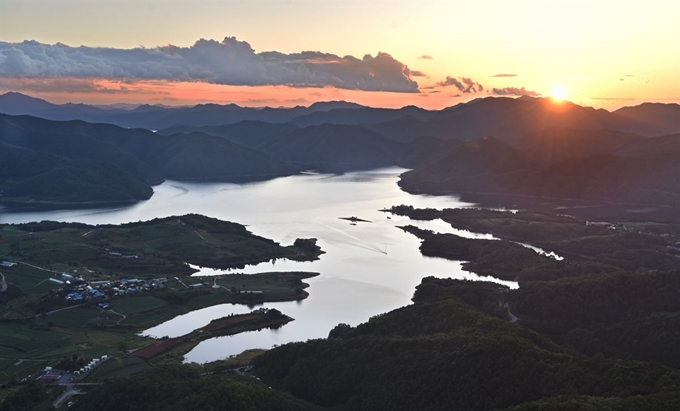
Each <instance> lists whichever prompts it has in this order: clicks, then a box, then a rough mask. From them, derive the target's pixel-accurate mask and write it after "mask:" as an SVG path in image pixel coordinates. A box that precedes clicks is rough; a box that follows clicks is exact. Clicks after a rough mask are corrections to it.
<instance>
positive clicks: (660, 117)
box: [614, 103, 680, 134]
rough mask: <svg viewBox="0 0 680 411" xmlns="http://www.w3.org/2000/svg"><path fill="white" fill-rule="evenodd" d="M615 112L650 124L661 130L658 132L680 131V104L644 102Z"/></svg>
mask: <svg viewBox="0 0 680 411" xmlns="http://www.w3.org/2000/svg"><path fill="white" fill-rule="evenodd" d="M614 114H617V115H619V116H622V117H626V118H629V119H633V120H636V121H639V122H641V123H645V124H648V125H650V126H651V127H654V128H655V129H657V130H659V132H657V134H665V133H668V134H670V133H678V132H680V104H674V103H673V104H662V103H642V104H640V105H638V106H634V107H623V108H620V109H618V110H616V111H614Z"/></svg>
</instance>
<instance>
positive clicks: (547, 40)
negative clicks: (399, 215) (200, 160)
mask: <svg viewBox="0 0 680 411" xmlns="http://www.w3.org/2000/svg"><path fill="white" fill-rule="evenodd" d="M678 16H680V1H675V0H665V1H664V0H647V1H626V0H616V1H613V0H589V1H578V0H570V1H564V0H550V1H546V0H536V1H533V0H525V1H512V0H493V1H492V0H475V1H453V0H450V1H427V0H421V1H378V0H366V1H341V0H307V1H299V0H287V1H285V0H282V1H274V0H269V1H262V0H249V1H228V0H219V1H218V0H213V1H207V0H193V1H188V0H156V1H148V0H134V1H133V0H118V1H110V0H58V1H57V0H2V1H0V93H2V92H5V91H19V92H22V93H25V94H29V95H33V96H37V97H42V98H45V99H48V100H50V101H53V102H58V103H64V102H69V101H71V102H85V103H117V102H129V103H140V102H149V103H154V104H155V103H160V104H171V105H177V104H196V103H204V102H217V103H227V102H234V103H237V104H240V105H246V106H264V105H269V106H292V105H297V104H300V105H309V104H311V103H313V102H315V101H321V100H339V99H344V100H348V101H354V102H358V103H362V104H368V105H373V106H385V107H401V106H404V105H409V104H414V105H418V106H421V107H425V108H434V109H438V108H443V107H447V106H451V105H454V104H457V103H460V102H464V101H468V100H471V99H474V98H479V97H487V96H491V95H507V96H518V95H523V94H528V95H534V96H550V95H551V90H555V85H561V86H562V87H563V88H564V89H566V92H567V97H566V98H567V99H568V100H571V101H574V102H576V103H579V104H584V105H590V106H595V107H602V108H607V109H614V108H618V107H621V106H626V105H636V104H639V103H641V102H643V101H657V102H666V103H669V102H680V46H679V45H680V23H679V22H678ZM80 46H86V47H80ZM558 88H559V87H558Z"/></svg>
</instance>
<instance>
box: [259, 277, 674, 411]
mask: <svg viewBox="0 0 680 411" xmlns="http://www.w3.org/2000/svg"><path fill="white" fill-rule="evenodd" d="M502 293H503V290H502V289H499V287H498V285H494V284H490V283H470V282H464V281H456V280H450V279H449V280H438V279H434V278H426V279H424V280H423V282H422V284H421V285H420V286H418V288H417V290H416V293H415V295H414V299H413V300H414V301H415V303H414V304H413V305H410V306H407V307H403V308H400V309H397V310H394V311H391V312H389V313H386V314H383V315H380V316H376V317H374V318H372V319H371V320H369V321H368V322H367V323H364V324H361V325H359V326H358V327H355V328H353V327H350V326H348V325H343V324H341V325H339V326H337V327H336V328H335V329H333V330H332V331H331V333H330V336H329V338H328V339H322V340H312V341H308V342H304V343H293V344H287V345H284V346H281V347H277V348H275V349H273V350H270V351H268V352H266V353H265V354H263V355H262V356H261V357H258V358H256V359H255V360H254V365H255V366H256V369H255V374H256V375H258V376H259V377H260V378H262V379H263V381H265V382H266V383H268V384H272V385H273V386H274V387H275V388H280V389H284V390H286V391H288V392H290V393H292V394H293V395H295V396H297V397H299V398H302V399H306V400H308V401H311V402H313V403H316V404H318V405H322V406H326V407H339V409H346V410H368V409H371V410H393V409H401V410H490V409H495V408H504V407H509V406H513V405H519V404H522V403H524V402H528V401H533V400H538V399H541V398H548V397H552V396H556V395H577V394H578V395H591V396H597V397H600V398H606V397H619V396H621V397H626V396H630V395H642V396H646V395H650V394H655V393H660V392H664V391H667V390H668V389H669V386H675V387H677V384H678V381H680V380H679V376H680V375H679V374H678V373H677V371H675V370H671V369H668V368H664V367H659V366H656V365H650V364H645V363H641V362H634V361H627V360H614V359H593V358H588V357H585V356H581V355H577V354H574V353H573V352H571V351H569V350H566V349H564V348H562V347H560V346H558V345H556V344H554V343H553V342H551V341H550V340H548V339H547V338H546V337H543V336H541V335H539V334H537V333H535V332H533V331H531V330H529V329H527V328H525V327H522V326H519V325H516V324H511V323H508V322H506V321H504V320H502V319H500V318H498V317H496V316H495V314H496V312H495V311H494V310H493V307H498V300H499V298H500V296H501V294H502ZM643 398H644V397H643ZM647 409H649V408H647Z"/></svg>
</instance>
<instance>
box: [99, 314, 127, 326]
mask: <svg viewBox="0 0 680 411" xmlns="http://www.w3.org/2000/svg"><path fill="white" fill-rule="evenodd" d="M102 311H104V310H102ZM107 311H108V312H110V313H114V314H116V315H120V316H121V317H123V318H121V319H120V320H118V321H116V325H120V323H121V322H122V321H124V320H125V319H126V318H127V316H126V315H125V314H121V313H118V312H115V311H113V310H107Z"/></svg>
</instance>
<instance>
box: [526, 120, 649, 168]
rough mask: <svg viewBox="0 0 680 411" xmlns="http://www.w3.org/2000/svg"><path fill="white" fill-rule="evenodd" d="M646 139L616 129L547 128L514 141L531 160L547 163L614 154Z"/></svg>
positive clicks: (642, 142) (637, 144) (542, 163)
mask: <svg viewBox="0 0 680 411" xmlns="http://www.w3.org/2000/svg"><path fill="white" fill-rule="evenodd" d="M646 140H647V139H645V138H643V137H640V136H638V135H636V134H630V133H623V132H620V131H611V130H574V129H549V130H545V131H542V132H537V133H532V134H529V135H527V136H526V137H523V138H521V139H519V140H518V141H516V142H515V144H514V145H515V147H517V148H519V149H520V150H523V151H524V152H525V153H526V155H527V157H529V158H531V159H532V161H534V162H535V163H537V164H539V165H550V164H554V163H558V162H561V161H564V160H566V159H569V158H574V157H585V156H591V155H595V154H614V153H617V152H618V151H619V150H622V149H624V148H625V147H638V146H639V145H640V144H644V143H645V142H646ZM649 140H651V139H649Z"/></svg>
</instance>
